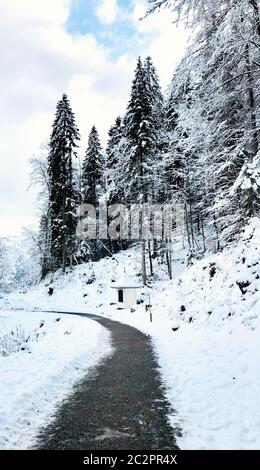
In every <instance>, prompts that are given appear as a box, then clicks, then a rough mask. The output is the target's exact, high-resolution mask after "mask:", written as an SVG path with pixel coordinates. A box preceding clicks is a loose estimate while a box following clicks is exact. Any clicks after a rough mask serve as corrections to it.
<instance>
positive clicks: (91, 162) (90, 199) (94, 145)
mask: <svg viewBox="0 0 260 470" xmlns="http://www.w3.org/2000/svg"><path fill="white" fill-rule="evenodd" d="M104 173H105V160H104V155H103V151H102V147H101V143H100V139H99V135H98V131H97V129H96V127H95V126H93V127H92V129H91V132H90V134H89V138H88V147H87V150H86V154H85V159H84V161H83V165H82V182H81V199H82V203H83V204H90V205H92V206H93V207H94V208H95V209H96V212H97V215H98V204H99V200H100V198H101V196H102V195H103V194H104V184H105V177H104ZM93 223H94V221H93ZM81 253H82V258H83V260H84V261H87V260H89V259H92V260H97V259H98V257H99V253H98V243H97V240H92V241H91V240H86V242H83V243H82V244H81Z"/></svg>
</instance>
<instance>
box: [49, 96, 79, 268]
mask: <svg viewBox="0 0 260 470" xmlns="http://www.w3.org/2000/svg"><path fill="white" fill-rule="evenodd" d="M79 139H80V135H79V130H78V128H77V126H76V123H75V117H74V114H73V112H72V109H71V107H70V103H69V100H68V97H67V95H65V94H64V95H63V96H62V99H61V100H60V101H59V102H58V104H57V110H56V115H55V120H54V123H53V126H52V134H51V138H50V152H49V157H48V176H49V185H50V196H49V198H50V200H49V217H50V246H51V259H52V269H58V268H62V269H63V272H64V271H65V268H66V266H67V265H70V266H72V264H73V258H74V257H75V252H76V223H77V219H76V209H77V207H76V204H77V195H76V190H75V186H74V181H73V158H74V157H76V149H77V143H76V142H77V141H78V140H79Z"/></svg>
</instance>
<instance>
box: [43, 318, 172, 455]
mask: <svg viewBox="0 0 260 470" xmlns="http://www.w3.org/2000/svg"><path fill="white" fill-rule="evenodd" d="M90 318H91V316H90ZM92 318H93V319H96V320H97V321H98V322H99V323H100V324H101V325H102V326H105V327H106V328H107V329H109V331H110V334H111V335H112V344H113V350H114V352H113V354H112V355H111V356H109V357H108V358H106V359H104V361H103V362H102V363H101V364H100V365H99V366H97V368H95V369H94V370H93V372H92V374H91V375H88V376H87V377H86V378H85V379H84V380H82V381H81V382H80V383H78V385H77V386H76V387H75V390H74V392H73V394H71V395H70V396H69V397H68V398H67V399H66V400H65V401H64V403H63V404H62V406H61V407H60V408H59V409H58V411H57V413H56V415H55V419H54V420H53V421H52V422H51V423H50V425H49V426H48V427H47V428H46V429H45V430H44V431H42V432H41V433H40V435H39V439H38V442H37V443H36V446H35V447H36V448H41V449H79V450H80V449H82V450H83V449H84V450H109V449H127V450H130V449H134V450H136V449H139V450H143V449H148V450H152V449H162V450H163V449H169V450H172V449H174V448H177V447H176V440H175V437H176V434H177V433H179V431H178V430H175V432H174V430H173V429H172V428H171V426H170V423H169V420H168V414H169V410H170V404H169V402H168V401H167V399H166V398H165V391H164V388H163V386H162V383H161V377H160V374H159V370H158V364H157V361H156V358H155V356H154V352H153V347H152V344H151V341H150V339H149V338H148V337H147V336H146V335H144V334H143V333H141V332H139V331H137V330H136V329H135V328H132V327H129V326H127V325H123V324H121V323H117V322H114V321H111V320H108V319H105V318H101V317H99V318H98V317H96V316H93V317H92Z"/></svg>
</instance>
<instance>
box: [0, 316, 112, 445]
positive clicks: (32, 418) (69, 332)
mask: <svg viewBox="0 0 260 470" xmlns="http://www.w3.org/2000/svg"><path fill="white" fill-rule="evenodd" d="M41 325H42V326H41ZM17 326H21V327H22V329H23V330H24V331H27V332H28V333H29V335H31V337H32V338H33V341H30V340H29V341H28V343H26V346H27V347H26V348H25V349H24V350H22V351H20V352H17V353H15V354H11V355H9V356H8V357H0V379H1V388H0V403H1V411H0V448H1V449H24V448H28V447H31V446H32V444H33V440H34V438H35V436H36V434H37V432H38V431H39V429H40V428H41V427H42V426H44V425H46V424H48V423H49V422H50V420H51V418H52V416H53V414H54V412H55V410H56V409H57V406H58V405H60V403H61V402H62V400H63V399H64V398H66V397H67V396H68V395H69V394H70V393H71V392H72V390H73V385H74V384H75V382H77V381H79V380H80V379H81V378H82V377H83V376H84V375H85V374H86V373H87V372H88V371H89V369H90V368H91V367H93V366H95V365H96V364H97V363H98V362H99V361H100V360H102V358H104V357H105V356H106V355H107V354H110V353H111V346H110V341H109V333H108V332H107V330H106V329H105V328H103V327H102V326H100V325H99V324H98V323H96V322H94V321H91V320H89V319H86V318H80V317H75V316H73V317H69V316H68V317H66V316H57V315H54V314H46V313H39V314H38V313H29V312H26V313H25V312H10V311H0V341H1V337H2V336H3V335H4V334H6V332H10V331H11V330H12V329H14V328H16V327H17ZM40 326H41V327H40ZM35 331H37V332H40V334H39V335H38V336H37V338H38V340H36V335H35V334H34V333H35Z"/></svg>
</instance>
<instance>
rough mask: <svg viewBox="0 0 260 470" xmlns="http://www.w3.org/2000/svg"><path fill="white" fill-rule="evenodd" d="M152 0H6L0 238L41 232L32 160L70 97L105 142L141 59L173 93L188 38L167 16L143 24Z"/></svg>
mask: <svg viewBox="0 0 260 470" xmlns="http://www.w3.org/2000/svg"><path fill="white" fill-rule="evenodd" d="M147 6H148V2H147V0H23V1H21V0H0V11H1V16H0V43H1V48H0V64H1V68H0V70H1V71H0V90H1V93H0V155H1V171H0V236H9V235H19V234H20V233H21V231H22V230H23V227H28V226H31V227H34V228H35V227H36V224H37V217H36V208H35V200H36V194H37V189H36V188H30V159H31V158H32V157H33V156H37V155H39V154H40V153H41V152H42V150H41V146H42V144H44V143H46V142H47V141H48V138H49V136H50V132H51V125H52V122H53V118H54V113H55V108H56V104H57V101H58V100H59V99H60V98H61V96H62V94H63V93H67V94H68V96H69V99H70V102H71V106H72V109H73V111H74V113H75V115H76V121H77V124H78V127H79V129H80V132H81V136H82V140H81V147H80V149H79V155H80V157H81V158H82V157H83V155H84V151H85V147H86V143H87V136H88V133H89V131H90V128H91V127H92V126H93V125H94V124H95V125H96V126H97V128H98V131H99V133H100V136H101V139H102V142H103V145H105V142H106V136H107V131H108V129H109V127H110V126H111V125H112V124H113V122H114V120H115V118H116V117H117V116H118V115H120V114H123V113H124V111H125V108H126V104H127V101H128V98H129V94H130V89H131V81H132V78H133V73H134V70H135V66H136V59H137V57H138V56H139V55H140V56H141V57H143V58H145V57H146V56H147V55H151V56H152V58H153V62H154V64H155V66H156V68H157V70H158V73H159V76H160V79H161V84H162V87H163V89H166V87H167V85H169V83H170V80H171V77H172V75H173V72H174V69H175V67H176V65H177V63H178V62H179V60H180V59H181V57H182V56H183V54H184V51H185V47H186V42H187V38H188V32H187V31H186V30H185V29H184V27H182V26H181V25H179V26H178V27H177V26H176V25H174V24H173V22H172V17H171V14H170V12H169V11H168V10H167V11H166V10H164V11H162V12H161V13H158V14H154V15H152V16H150V17H148V18H147V19H145V20H142V21H140V18H142V17H143V16H144V13H145V12H146V10H147Z"/></svg>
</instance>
